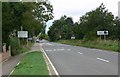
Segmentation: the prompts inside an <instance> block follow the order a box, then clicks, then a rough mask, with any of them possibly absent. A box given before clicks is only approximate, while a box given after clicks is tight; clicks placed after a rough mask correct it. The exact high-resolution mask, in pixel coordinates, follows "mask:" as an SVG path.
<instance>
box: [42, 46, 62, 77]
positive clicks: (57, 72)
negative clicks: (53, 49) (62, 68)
mask: <svg viewBox="0 0 120 77" xmlns="http://www.w3.org/2000/svg"><path fill="white" fill-rule="evenodd" d="M40 46H41V49H42V51H43V53H44V55H45V56H46V58H47V60H48V62H49V63H50V65H51V66H52V68H53V70H54V72H55V74H56V75H57V76H58V77H60V76H59V73H58V72H57V70H56V68H55V66H54V65H53V63H52V62H51V60H50V59H49V57H48V55H47V54H46V52H45V50H44V49H43V47H42V45H40Z"/></svg>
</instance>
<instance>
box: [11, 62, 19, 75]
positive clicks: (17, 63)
mask: <svg viewBox="0 0 120 77" xmlns="http://www.w3.org/2000/svg"><path fill="white" fill-rule="evenodd" d="M19 64H20V61H19V62H18V63H17V65H16V66H18V65H19ZM14 71H15V68H14V69H13V70H12V71H11V72H10V74H9V75H11V74H12V73H13V72H14Z"/></svg>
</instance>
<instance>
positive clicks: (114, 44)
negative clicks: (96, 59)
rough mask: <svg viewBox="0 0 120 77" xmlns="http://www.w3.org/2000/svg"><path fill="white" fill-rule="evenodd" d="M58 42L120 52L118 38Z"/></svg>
mask: <svg viewBox="0 0 120 77" xmlns="http://www.w3.org/2000/svg"><path fill="white" fill-rule="evenodd" d="M57 42H58V43H63V44H69V45H74V46H83V47H88V48H97V49H104V50H111V51H116V52H119V49H118V48H119V47H118V41H117V40H99V39H97V40H92V41H91V40H59V41H57Z"/></svg>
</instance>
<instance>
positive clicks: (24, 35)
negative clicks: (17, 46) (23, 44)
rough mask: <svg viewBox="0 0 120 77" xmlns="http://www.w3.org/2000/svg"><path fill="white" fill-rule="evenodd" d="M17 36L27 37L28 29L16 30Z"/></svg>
mask: <svg viewBox="0 0 120 77" xmlns="http://www.w3.org/2000/svg"><path fill="white" fill-rule="evenodd" d="M18 37H19V38H28V31H18Z"/></svg>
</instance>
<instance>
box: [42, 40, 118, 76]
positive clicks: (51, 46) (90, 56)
mask: <svg viewBox="0 0 120 77" xmlns="http://www.w3.org/2000/svg"><path fill="white" fill-rule="evenodd" d="M40 44H41V45H42V46H43V49H44V50H45V52H46V54H47V55H48V57H49V58H50V60H51V62H52V63H53V65H54V66H55V68H56V69H57V71H58V73H59V74H60V75H118V53H116V52H110V51H105V50H99V49H92V48H85V47H78V46H71V45H65V44H58V43H53V42H48V41H46V40H42V41H41V42H40Z"/></svg>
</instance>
